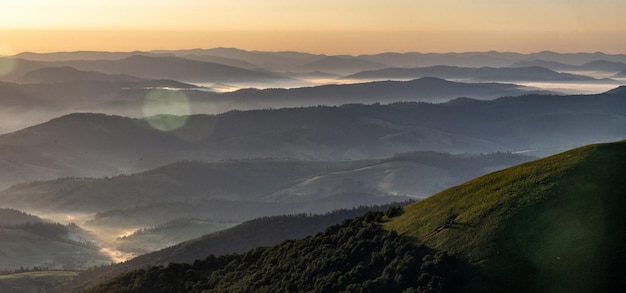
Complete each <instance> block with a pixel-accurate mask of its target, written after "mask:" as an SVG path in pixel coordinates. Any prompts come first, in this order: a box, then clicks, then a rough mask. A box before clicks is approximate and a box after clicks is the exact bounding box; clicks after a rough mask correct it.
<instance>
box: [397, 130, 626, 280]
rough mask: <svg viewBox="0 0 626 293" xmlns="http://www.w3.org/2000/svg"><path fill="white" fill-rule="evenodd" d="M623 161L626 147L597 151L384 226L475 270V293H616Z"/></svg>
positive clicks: (474, 187)
mask: <svg viewBox="0 0 626 293" xmlns="http://www.w3.org/2000/svg"><path fill="white" fill-rule="evenodd" d="M625 155H626V142H624V141H622V142H617V143H610V144H600V145H590V146H586V147H582V148H578V149H575V150H571V151H568V152H565V153H562V154H558V155H555V156H551V157H548V158H545V159H541V160H538V161H534V162H530V163H526V164H522V165H520V166H516V167H512V168H509V169H506V170H503V171H499V172H495V173H492V174H489V175H486V176H483V177H480V178H477V179H475V180H472V181H469V182H467V183H465V184H462V185H459V186H456V187H453V188H451V189H448V190H446V191H443V192H441V193H438V194H436V195H434V196H432V197H430V198H428V199H427V200H424V201H421V202H419V203H416V204H412V205H409V206H407V207H405V208H404V210H405V213H404V214H403V215H401V216H399V217H397V218H395V219H393V220H392V221H390V222H389V223H386V224H385V227H386V228H387V229H391V230H394V231H397V232H398V233H400V234H401V235H405V236H407V237H411V238H412V239H415V241H417V242H419V243H421V244H423V245H426V246H428V247H431V248H435V249H439V250H446V251H448V252H449V253H451V254H453V255H455V256H457V257H459V258H460V259H461V260H463V261H465V262H467V263H470V264H472V265H473V266H475V267H476V268H477V269H478V271H479V272H480V274H481V277H482V278H484V279H480V278H478V279H477V280H475V282H473V281H472V282H469V284H468V286H470V287H472V288H473V289H478V288H480V287H481V286H489V287H491V288H494V287H495V288H500V289H505V288H506V289H507V290H515V291H521V292H529V291H533V292H553V291H555V290H556V291H569V292H601V291H604V292H607V291H613V290H614V289H616V288H619V287H617V285H618V284H620V285H621V288H623V285H624V284H623V278H622V276H623V273H624V266H623V265H624V263H625V262H626V253H625V252H624V250H623V247H622V243H623V241H624V239H625V237H626V233H625V232H624V229H622V228H621V226H622V224H623V223H624V221H625V220H626V219H624V213H623V212H622V210H623V208H624V207H625V205H626V201H625V200H624V199H625V196H626V194H624V189H623V188H621V187H619V186H621V185H622V184H623V182H624V174H626V173H625V172H626V164H625V162H626V160H625V159H626V158H625ZM572 276H576V277H575V278H572ZM473 286H476V287H473Z"/></svg>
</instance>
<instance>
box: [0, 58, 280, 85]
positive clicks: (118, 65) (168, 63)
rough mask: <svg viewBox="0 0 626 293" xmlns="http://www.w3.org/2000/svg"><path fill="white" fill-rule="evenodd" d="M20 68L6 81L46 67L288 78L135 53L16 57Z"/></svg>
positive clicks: (211, 79) (210, 78) (185, 77)
mask: <svg viewBox="0 0 626 293" xmlns="http://www.w3.org/2000/svg"><path fill="white" fill-rule="evenodd" d="M15 62H16V66H15V67H16V68H15V69H14V70H13V72H12V73H11V74H10V75H7V76H5V77H4V78H5V80H9V81H11V80H15V79H16V78H19V77H21V76H23V75H24V74H25V73H27V72H30V71H33V70H35V69H38V68H42V67H73V68H75V69H78V70H82V71H96V72H102V73H106V74H114V75H119V74H126V75H131V76H137V77H141V78H145V79H173V80H179V81H184V82H199V83H218V82H233V81H240V82H251V81H254V82H271V81H276V80H284V79H285V77H284V76H281V75H278V74H274V73H269V72H265V71H255V70H249V69H243V68H238V67H233V66H228V65H224V64H219V63H211V62H203V61H196V60H190V59H184V58H180V57H173V56H159V57H154V56H146V55H132V56H129V57H125V58H123V59H114V60H63V61H30V60H23V59H16V61H15Z"/></svg>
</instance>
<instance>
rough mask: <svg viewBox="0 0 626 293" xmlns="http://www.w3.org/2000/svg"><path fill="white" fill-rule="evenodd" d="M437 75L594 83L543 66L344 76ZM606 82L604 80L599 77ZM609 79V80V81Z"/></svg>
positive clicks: (436, 68) (426, 69) (381, 71)
mask: <svg viewBox="0 0 626 293" xmlns="http://www.w3.org/2000/svg"><path fill="white" fill-rule="evenodd" d="M426 76H431V77H438V78H444V79H455V80H473V81H498V82H531V81H532V82H593V81H600V80H596V79H594V78H592V77H588V76H582V75H575V74H570V73H559V72H556V71H553V70H550V69H546V68H543V67H499V68H495V67H479V68H474V67H452V66H443V65H438V66H432V67H421V68H386V69H379V70H370V71H364V72H359V73H355V74H351V75H348V76H345V78H346V79H415V78H421V77H426ZM601 81H603V82H606V81H607V80H601ZM609 81H610V80H609Z"/></svg>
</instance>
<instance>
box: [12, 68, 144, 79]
mask: <svg viewBox="0 0 626 293" xmlns="http://www.w3.org/2000/svg"><path fill="white" fill-rule="evenodd" d="M143 80H144V79H142V78H138V77H133V76H129V75H124V74H118V75H111V74H105V73H101V72H95V71H80V70H78V69H75V68H73V67H69V66H66V67H42V68H38V69H35V70H33V71H30V72H28V73H26V74H24V75H23V76H22V77H20V78H19V79H17V82H18V83H57V82H76V81H118V82H137V81H143Z"/></svg>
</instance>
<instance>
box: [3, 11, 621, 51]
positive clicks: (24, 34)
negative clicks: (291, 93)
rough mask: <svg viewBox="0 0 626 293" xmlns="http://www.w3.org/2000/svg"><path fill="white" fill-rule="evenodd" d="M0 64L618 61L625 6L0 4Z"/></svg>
mask: <svg viewBox="0 0 626 293" xmlns="http://www.w3.org/2000/svg"><path fill="white" fill-rule="evenodd" d="M2 2H3V3H1V4H0V5H1V6H0V54H8V53H17V52H23V51H34V52H49V51H73V50H109V51H131V50H153V49H189V48H212V47H238V48H242V49H248V50H270V51H279V50H296V51H306V52H312V53H326V54H344V53H345V54H362V53H378V52H385V51H398V52H406V51H419V52H462V51H490V50H497V51H517V52H535V51H542V50H552V51H559V52H592V51H593V52H595V51H603V52H607V53H626V17H624V15H625V14H626V1H624V0H594V1H583V0H524V1H512V0H511V1H508V0H458V1H452V0H386V1H379V0H225V1H212V0H176V1H172V0H55V1H50V0H6V1H2Z"/></svg>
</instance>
